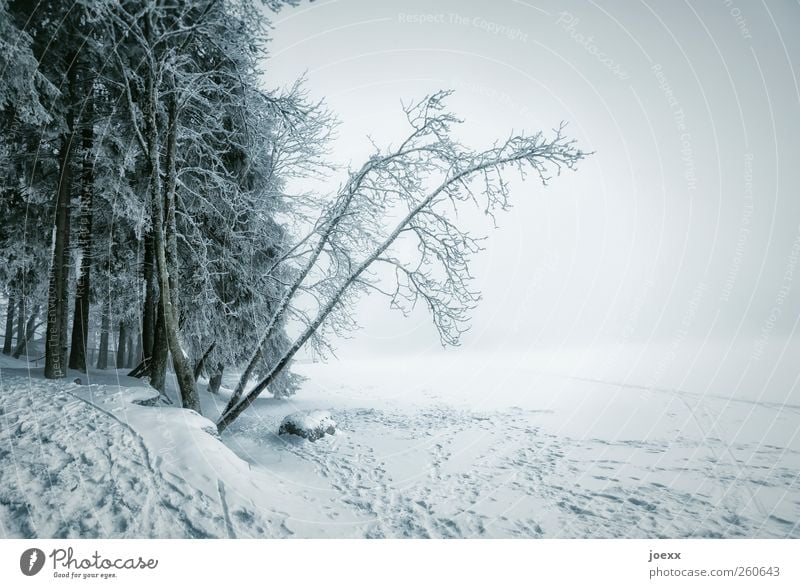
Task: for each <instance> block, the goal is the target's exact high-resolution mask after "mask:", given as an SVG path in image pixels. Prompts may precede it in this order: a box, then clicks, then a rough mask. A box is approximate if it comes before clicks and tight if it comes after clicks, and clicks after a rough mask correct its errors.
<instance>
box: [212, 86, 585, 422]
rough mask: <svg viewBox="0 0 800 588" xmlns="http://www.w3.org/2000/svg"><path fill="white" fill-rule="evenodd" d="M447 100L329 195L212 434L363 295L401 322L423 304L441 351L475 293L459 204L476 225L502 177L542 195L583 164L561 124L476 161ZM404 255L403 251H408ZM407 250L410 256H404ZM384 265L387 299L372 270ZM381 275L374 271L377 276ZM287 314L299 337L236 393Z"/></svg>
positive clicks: (425, 110)
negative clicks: (528, 180) (554, 179)
mask: <svg viewBox="0 0 800 588" xmlns="http://www.w3.org/2000/svg"><path fill="white" fill-rule="evenodd" d="M448 95H449V92H444V91H443V92H437V93H435V94H433V95H431V96H428V97H427V98H425V99H424V100H422V101H421V102H419V103H416V104H413V105H410V106H408V107H406V108H405V112H406V117H407V119H408V123H409V125H410V130H409V134H408V136H407V137H406V138H405V139H404V140H403V141H402V142H401V143H400V144H399V146H398V147H396V148H389V149H387V150H380V149H378V150H376V152H375V153H374V154H373V155H372V156H371V157H370V158H369V159H368V160H367V162H366V163H364V164H363V165H362V166H361V167H360V168H359V169H358V170H355V171H353V172H352V173H351V174H350V176H349V179H348V181H347V182H346V183H345V184H344V186H343V187H342V188H341V189H340V190H339V191H338V193H337V194H336V195H335V197H334V198H333V200H332V202H331V203H330V205H329V206H327V207H326V208H325V209H324V211H323V212H322V214H321V215H320V217H319V218H318V219H317V221H316V222H315V223H314V228H313V230H312V232H311V234H310V235H308V236H306V237H304V238H303V240H302V242H303V243H313V244H312V245H311V246H310V247H307V248H306V254H305V255H304V256H302V261H300V268H299V271H297V272H296V273H295V276H296V278H295V281H294V282H293V283H292V284H291V286H290V287H289V288H287V290H286V291H285V294H284V296H283V297H282V298H281V300H280V301H279V303H278V304H277V305H276V308H275V311H274V314H273V316H272V319H271V320H270V321H269V323H268V324H267V326H266V328H265V330H264V332H263V333H262V341H261V344H260V345H259V346H257V348H256V349H255V350H254V352H253V354H252V358H251V361H250V364H249V366H248V369H246V370H245V372H244V374H243V375H242V379H241V380H240V382H239V384H238V386H237V389H236V390H235V391H234V395H233V396H232V398H231V401H230V402H229V404H228V406H227V407H226V408H225V410H224V411H223V413H222V415H221V416H220V418H219V420H218V422H217V428H218V430H219V431H220V432H222V431H224V430H225V429H226V428H227V427H229V426H230V425H231V423H233V422H234V421H235V420H236V418H237V417H238V416H239V415H241V414H242V412H244V411H245V410H246V409H247V408H248V407H249V406H250V405H251V404H252V403H253V401H254V400H255V399H256V398H257V397H258V396H259V394H261V392H263V391H264V390H266V389H267V388H268V387H269V386H270V384H271V383H272V382H273V381H274V380H275V379H276V378H277V377H278V376H279V375H280V373H281V370H283V369H284V368H285V367H286V366H287V365H288V364H289V362H290V361H291V360H292V358H293V357H294V355H295V354H296V353H297V352H298V351H299V350H300V349H301V348H302V347H303V346H304V345H305V344H306V343H308V342H309V341H310V340H312V339H314V338H318V337H321V336H322V331H323V330H324V329H325V328H329V329H332V330H333V331H334V332H336V331H338V330H342V329H345V328H347V327H348V326H351V325H352V323H353V318H352V315H351V309H352V308H353V304H352V302H353V301H354V299H355V297H357V296H358V295H359V294H362V293H364V292H366V291H368V290H373V291H377V292H379V293H381V294H384V295H386V296H388V297H389V299H390V303H391V306H392V307H394V308H398V309H400V310H402V311H403V312H409V311H410V310H411V309H412V308H413V307H414V306H415V305H416V304H417V303H420V302H421V303H424V304H425V305H426V306H427V308H428V310H429V312H430V314H431V318H432V320H433V323H434V325H435V327H436V329H437V331H438V333H439V337H440V339H441V342H442V344H444V345H456V344H458V342H459V339H460V336H461V335H462V334H463V332H464V331H465V330H466V322H467V320H468V318H469V311H470V310H471V309H472V308H474V306H475V305H476V303H477V302H478V300H479V296H480V293H479V292H477V291H475V290H473V289H472V288H471V285H470V282H471V280H472V276H471V274H470V267H469V266H470V260H471V258H472V256H473V255H474V254H475V253H477V252H478V251H479V250H480V249H481V246H480V239H478V238H476V237H473V236H472V235H471V234H470V233H469V231H468V230H467V229H466V228H465V227H464V226H463V223H462V222H461V221H459V217H458V212H459V211H460V210H461V209H463V208H464V207H465V206H467V205H468V204H469V203H472V204H473V205H475V206H477V207H479V209H481V210H482V211H483V212H485V213H486V214H487V215H490V216H491V215H493V214H494V213H495V212H497V211H501V210H506V209H507V208H508V207H509V184H508V182H507V178H506V174H507V173H508V172H510V171H511V172H516V173H518V174H519V175H520V176H521V177H522V178H525V177H526V176H527V175H528V174H530V173H533V174H534V175H535V177H536V178H537V179H538V180H539V181H540V182H541V183H542V184H543V185H545V186H546V185H547V183H548V181H549V180H550V178H551V176H552V175H554V174H555V175H558V174H559V173H560V172H561V171H562V170H563V169H574V168H575V166H576V164H577V163H578V162H579V161H580V160H582V159H583V158H584V157H585V156H586V155H587V154H586V153H585V152H583V151H581V150H580V149H578V148H577V146H576V143H575V141H574V140H572V139H569V138H568V137H566V135H565V133H564V125H563V124H562V125H561V126H560V127H558V128H557V129H555V130H554V131H553V133H552V134H551V135H549V136H548V135H546V134H544V133H543V132H538V133H536V134H534V135H524V134H521V135H514V136H511V137H509V138H508V139H506V140H504V141H498V142H496V143H495V144H494V145H493V146H492V147H490V148H488V149H484V150H473V149H470V148H468V147H466V146H464V145H462V144H460V143H459V142H458V141H457V140H456V139H455V138H454V136H453V133H452V130H453V127H454V125H456V124H459V123H461V122H462V121H460V120H459V119H457V118H456V117H455V116H454V115H453V114H451V113H450V112H448V111H447V110H446V109H445V106H444V100H445V98H446V97H447V96H448ZM409 242H410V243H412V244H413V245H414V247H408V246H407V245H408V243H409ZM409 251H413V252H415V253H412V254H409V253H408V252H409ZM379 266H386V267H388V268H389V269H390V272H388V273H389V274H390V275H392V276H393V278H392V284H391V285H390V286H389V287H388V288H387V287H386V286H385V285H383V284H382V283H381V280H380V279H379V278H378V276H379V275H380V274H378V273H376V272H375V271H374V270H376V269H378V267H379ZM386 273H387V272H385V271H384V272H382V274H386ZM303 294H310V295H311V297H312V298H313V300H315V301H316V308H315V311H312V312H308V311H306V310H301V308H300V305H299V304H298V297H300V296H302V295H303ZM287 313H292V314H293V316H295V317H296V318H300V319H301V320H302V322H303V328H302V330H301V332H300V335H299V336H297V337H296V338H295V339H294V341H293V342H292V343H291V344H290V345H288V346H287V348H286V349H285V350H284V352H283V353H282V354H281V356H280V357H279V358H278V359H277V361H275V362H274V363H273V365H272V366H271V367H270V369H269V371H268V372H267V373H266V374H265V375H264V376H263V377H262V378H261V380H260V381H259V382H258V383H257V384H256V385H255V386H253V387H252V388H251V389H250V390H249V391H247V393H244V388H245V387H246V385H247V380H248V379H249V377H250V375H251V373H252V366H253V365H254V364H255V362H257V361H258V360H259V358H260V356H261V354H262V349H261V347H262V346H263V343H264V341H266V340H268V339H269V337H270V336H271V334H272V333H271V330H272V329H274V328H275V326H276V325H278V324H280V323H281V321H282V320H283V319H284V317H285V315H286V314H287Z"/></svg>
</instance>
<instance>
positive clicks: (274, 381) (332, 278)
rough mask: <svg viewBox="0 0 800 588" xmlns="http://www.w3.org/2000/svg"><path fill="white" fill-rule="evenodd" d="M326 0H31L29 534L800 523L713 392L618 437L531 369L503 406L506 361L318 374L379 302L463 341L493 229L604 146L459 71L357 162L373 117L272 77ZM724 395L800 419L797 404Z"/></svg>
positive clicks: (16, 523)
mask: <svg viewBox="0 0 800 588" xmlns="http://www.w3.org/2000/svg"><path fill="white" fill-rule="evenodd" d="M298 5H301V2H300V0H235V1H232V0H230V1H229V0H176V1H173V2H162V1H159V0H76V1H75V2H61V1H59V0H41V1H37V2H28V1H25V0H0V137H1V140H0V312H2V313H3V315H2V316H3V318H4V323H3V331H2V339H3V342H2V344H3V349H2V356H0V476H1V477H0V535H3V536H6V537H287V536H300V537H318V536H325V537H327V536H329V537H342V536H352V537H479V536H491V537H495V536H496V537H541V536H560V537H590V536H591V537H603V536H616V537H631V536H644V537H664V536H675V537H683V536H706V537H712V536H713V537H724V536H770V537H784V536H798V533H800V528H798V517H797V515H798V505H800V502H798V489H797V476H796V475H795V470H794V468H795V467H796V466H797V455H800V452H798V451H796V450H792V451H793V453H791V456H789V458H787V457H786V456H787V454H786V451H787V449H786V448H787V444H786V440H785V439H784V438H783V437H780V439H779V440H777V441H775V444H768V443H764V438H763V437H758V436H757V435H754V436H752V438H750V437H747V438H744V437H742V436H740V437H737V442H739V443H741V444H742V445H743V446H746V447H747V451H748V455H749V457H748V459H747V461H746V464H745V465H741V464H739V463H738V461H737V458H733V460H732V462H733V463H727V462H726V460H727V459H728V458H729V457H732V455H731V452H730V449H729V447H728V440H726V439H724V438H722V437H724V435H722V434H721V433H719V427H720V426H721V425H720V424H719V422H720V421H719V419H718V418H711V417H708V418H707V419H706V420H704V418H705V417H703V416H699V417H698V412H697V410H696V406H695V404H694V402H695V400H696V398H695V397H681V400H680V402H678V401H677V400H676V398H678V397H676V396H673V395H670V393H669V391H668V390H665V389H663V388H659V387H658V386H650V387H649V388H648V389H647V393H648V394H649V396H648V397H647V399H646V401H642V402H639V403H636V402H634V401H631V400H630V399H628V400H625V401H623V402H622V403H621V404H620V405H618V406H617V408H615V409H613V410H612V412H614V413H616V411H617V410H618V408H619V407H620V406H627V407H628V408H630V406H634V408H633V409H632V410H634V412H635V411H639V410H643V411H644V412H645V413H651V414H653V415H660V416H658V418H656V417H654V421H653V423H655V422H656V421H657V425H656V424H653V425H652V427H650V428H649V429H648V431H647V432H646V434H642V436H641V437H640V438H624V439H617V438H613V437H614V435H609V436H605V435H604V433H603V432H602V430H603V427H604V426H608V425H607V424H604V421H603V420H602V418H601V417H602V414H603V412H604V410H605V409H602V410H601V409H597V410H595V409H594V408H592V409H589V412H590V414H591V415H592V416H593V420H592V421H591V422H588V421H586V422H582V421H579V420H578V421H574V420H570V419H566V421H561V420H558V419H560V418H561V417H562V416H563V415H566V414H571V413H570V411H571V410H572V408H574V406H575V402H577V400H576V399H581V400H580V402H581V403H583V402H586V403H588V406H595V405H594V404H592V403H594V402H596V399H597V398H601V397H605V398H608V394H609V393H610V392H609V390H612V389H614V385H613V383H609V382H607V381H595V380H592V379H591V378H583V379H581V378H571V379H567V380H564V379H559V378H558V377H557V376H555V375H552V374H544V375H542V374H541V373H539V372H534V371H532V372H531V373H530V374H527V375H526V376H524V377H520V378H517V379H516V380H514V381H513V382H512V384H513V385H509V386H508V387H507V389H506V390H505V391H504V392H499V393H498V392H496V391H495V392H494V393H493V394H492V396H491V398H487V397H486V394H485V393H484V392H485V391H486V390H488V389H493V384H492V383H493V382H496V381H497V379H498V378H499V375H498V374H502V373H503V372H504V370H505V369H506V368H505V367H504V366H505V364H502V365H501V364H499V363H498V364H497V365H495V364H493V363H492V362H493V361H496V358H492V357H489V356H488V355H487V356H485V357H483V358H481V361H482V362H485V365H487V366H494V367H493V368H492V369H491V370H489V371H490V372H491V374H490V375H487V376H486V378H487V379H486V381H483V380H482V379H481V378H478V379H475V378H473V377H468V375H467V374H464V377H463V378H461V379H459V378H453V377H450V378H447V379H437V377H436V376H434V375H432V374H436V362H437V360H436V359H435V358H422V359H421V360H420V359H419V358H418V359H417V361H416V362H415V363H413V366H412V364H411V363H409V364H405V363H404V361H405V360H402V361H395V362H383V363H382V362H381V361H375V362H371V363H370V362H359V361H351V362H343V363H341V364H340V368H338V369H336V370H334V371H330V370H328V371H326V370H325V369H324V367H323V366H324V365H325V364H324V363H312V361H314V362H316V361H318V360H325V359H328V358H331V357H332V356H333V354H335V351H336V346H337V342H338V341H340V340H342V339H343V338H346V337H358V336H359V332H358V327H359V314H358V312H357V310H356V309H357V308H358V305H359V303H360V301H362V300H363V299H365V298H367V297H369V298H370V299H372V300H374V299H376V298H377V299H380V300H382V301H383V302H384V307H385V312H386V313H392V312H394V313H398V314H400V315H411V314H414V315H415V316H418V315H419V313H420V312H424V316H425V317H426V324H427V328H428V329H430V331H431V332H432V333H435V335H436V337H437V338H438V342H439V343H440V345H441V346H442V347H443V348H452V347H457V346H458V345H459V344H460V343H461V342H462V339H463V337H464V335H465V333H467V332H468V329H469V326H470V319H471V317H472V315H473V313H474V312H475V310H476V309H477V308H479V305H480V303H481V284H480V282H479V281H478V280H476V279H475V272H474V270H473V267H474V264H475V260H476V259H478V258H480V256H481V254H482V253H483V251H484V249H486V248H488V247H490V245H491V244H490V243H489V244H486V243H485V242H484V234H483V233H479V232H476V229H475V222H474V221H475V219H481V220H484V221H485V227H484V229H485V231H491V230H492V229H493V227H494V226H495V225H500V226H502V222H503V221H502V219H503V217H504V215H508V214H513V212H514V211H513V210H510V209H511V206H512V203H513V202H514V199H515V197H516V194H515V188H517V187H519V186H521V185H524V186H526V187H527V189H528V190H529V191H532V190H534V191H543V192H547V191H548V190H549V189H550V187H551V185H556V184H558V182H559V181H560V180H561V179H562V177H563V176H565V175H566V174H572V173H573V172H574V173H575V174H578V175H579V174H580V173H581V169H580V168H581V165H582V164H583V163H584V160H585V161H586V162H589V161H591V160H592V158H593V157H595V155H596V154H595V153H594V150H593V149H592V148H591V147H587V146H585V145H583V144H582V142H580V141H578V140H576V138H575V137H576V135H575V134H573V132H572V129H573V125H572V124H571V122H570V123H567V122H562V121H561V120H558V119H556V120H549V121H547V126H544V125H542V128H528V129H527V130H526V131H521V130H520V128H521V126H520V127H516V126H515V127H514V128H503V127H501V126H493V125H489V126H491V127H492V128H493V131H492V133H491V135H486V136H484V137H483V139H482V140H481V141H479V142H473V141H469V140H465V139H464V136H465V135H464V133H463V132H462V131H461V129H462V128H464V127H465V126H467V127H468V126H469V124H470V122H471V121H470V120H468V119H467V120H462V118H461V115H460V113H459V112H458V111H457V109H456V108H455V107H453V106H452V101H453V98H454V94H453V92H452V91H451V90H450V89H448V88H447V87H446V86H445V85H442V86H441V88H440V89H435V90H433V91H431V92H429V93H427V94H424V95H419V96H416V97H409V96H398V97H397V98H398V101H397V110H398V114H399V115H400V116H401V117H402V120H403V131H402V132H400V133H399V134H398V135H397V136H395V137H393V138H391V139H390V140H389V141H384V140H383V139H382V138H381V139H370V141H371V143H370V145H371V147H370V149H371V151H370V153H369V154H368V155H367V156H366V157H364V158H363V159H361V160H359V159H356V158H350V157H348V158H347V159H348V160H349V164H345V165H343V164H342V163H341V161H342V157H341V154H337V153H335V152H334V145H335V144H336V143H335V138H336V136H337V132H338V130H339V129H340V128H341V127H342V126H344V125H347V123H348V121H347V120H340V119H339V117H338V113H337V112H336V111H335V110H333V109H332V108H331V107H330V106H329V104H328V103H327V102H326V100H325V97H324V96H320V95H318V93H316V92H313V91H311V90H309V87H308V83H307V80H306V79H304V78H303V77H302V76H301V77H298V78H297V79H296V80H293V81H292V82H290V83H288V84H286V83H283V80H281V83H277V82H276V83H270V68H269V59H268V57H269V54H270V47H271V43H272V39H271V37H272V34H273V22H274V21H275V20H276V19H278V18H279V15H281V14H283V13H284V12H285V11H287V10H293V9H297V7H298ZM280 26H281V25H280V24H275V27H276V28H279V27H280ZM400 99H402V100H403V101H402V102H401V101H400ZM526 362H528V363H531V364H532V362H531V360H529V359H523V360H520V363H522V364H526ZM526 365H527V364H526ZM487 369H488V368H487ZM420 374H423V375H424V374H428V375H430V377H429V378H428V379H426V380H425V385H424V386H421V385H420V384H419V381H418V380H414V378H413V377H412V376H413V375H416V376H420ZM533 383H535V384H536V386H537V390H539V393H538V396H536V397H535V398H534V397H532V396H526V397H524V398H522V397H520V396H518V395H517V394H516V392H517V391H518V390H519V389H521V388H526V387H528V386H533ZM609 387H610V388H609ZM375 390H380V393H379V394H373V393H372V391H375ZM687 398H689V399H688V400H687ZM640 400H641V399H640ZM710 402H711V404H712V405H713V406H714V407H715V408H713V409H710V410H714V411H718V412H719V414H720V415H723V414H724V415H725V419H727V420H725V419H723V420H724V422H726V423H728V424H730V423H737V422H745V421H747V420H748V419H750V418H752V413H753V411H757V412H763V413H764V415H767V416H764V418H765V419H772V420H773V421H774V422H779V423H780V426H778V427H777V428H776V429H775V432H774V434H775V435H782V434H783V432H784V431H786V430H787V427H788V428H790V427H791V426H792V425H791V423H792V419H794V420H795V421H796V418H797V417H796V414H797V413H796V410H797V409H796V407H795V408H793V409H792V410H793V411H794V412H791V414H787V413H786V412H785V410H784V409H781V408H776V406H777V405H775V404H769V403H760V402H757V403H750V404H747V405H746V406H745V405H742V406H739V405H733V406H731V404H730V403H723V402H722V401H721V400H719V399H716V400H711V401H710ZM626 403H627V404H626ZM631 403H632V404H631ZM714 403H716V404H714ZM629 404H630V406H629ZM704 406H705V405H704ZM643 407H644V408H643ZM747 411H749V412H747ZM767 413H769V414H767ZM553 415H557V418H556V417H554V416H553ZM663 415H668V416H667V417H664V416H663ZM792 415H794V416H792ZM706 416H708V415H706ZM554 419H556V420H554ZM565 422H569V424H568V425H567V424H565ZM687 423H690V426H689V428H692V431H691V432H687V429H686V428H685V427H687ZM595 428H597V431H595ZM676 428H677V429H680V430H682V431H683V433H682V434H679V435H677V436H676V438H675V439H674V441H672V440H671V441H669V442H668V444H667V449H665V448H664V447H665V445H664V443H667V442H666V441H665V439H671V438H672V436H673V434H674V431H675V430H676ZM580 429H582V430H580ZM590 430H591V431H595V434H594V435H592V436H587V435H588V433H587V431H590ZM653 436H655V437H656V438H657V439H658V440H652V438H653ZM304 437H305V439H304ZM611 438H613V440H610V439H611ZM709 438H710V440H709ZM699 439H702V440H703V442H700V441H698V440H699ZM778 454H779V455H780V458H779V459H778V461H779V467H777V469H776V468H775V467H774V465H775V461H776V455H778ZM784 459H789V461H787V462H785V463H784V462H783V461H782V460H784ZM707 463H719V467H717V468H715V469H714V470H713V471H712V472H710V473H708V472H706V471H705V465H706V464H707ZM626 464H627V465H628V466H629V467H627V468H625V467H624V466H625V465H626ZM742 467H744V468H746V469H747V471H748V473H747V474H746V475H747V476H751V477H757V476H758V475H759V474H760V472H761V471H762V470H763V469H766V468H770V471H769V475H770V477H769V483H768V484H767V482H766V481H765V482H764V484H765V487H766V488H767V489H765V490H763V491H762V492H761V494H759V496H758V497H756V496H755V495H754V494H753V492H752V490H750V489H749V487H748V489H747V490H746V491H744V490H742V492H741V493H739V492H738V491H737V492H734V493H733V494H731V493H730V492H729V490H727V489H726V487H727V485H728V482H729V481H730V480H731V479H736V478H737V477H738V476H741V475H743V474H742V470H741V468H742ZM623 469H624V471H623ZM681 471H682V472H684V474H679V473H676V472H681ZM578 478H579V479H580V480H581V481H582V482H581V483H580V484H574V483H573V480H575V479H578ZM643 479H646V480H647V484H644V483H643V482H642V480H643Z"/></svg>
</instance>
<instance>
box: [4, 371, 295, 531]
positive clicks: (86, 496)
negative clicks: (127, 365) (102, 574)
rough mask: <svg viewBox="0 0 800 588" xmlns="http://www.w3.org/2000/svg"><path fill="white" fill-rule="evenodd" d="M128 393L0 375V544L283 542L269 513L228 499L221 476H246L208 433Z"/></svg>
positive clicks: (136, 390) (137, 389)
mask: <svg viewBox="0 0 800 588" xmlns="http://www.w3.org/2000/svg"><path fill="white" fill-rule="evenodd" d="M38 371H40V370H38ZM115 376H116V375H115ZM125 383H133V384H134V386H133V387H120V386H119V385H112V384H104V385H92V386H79V385H77V384H72V383H65V382H59V383H54V382H46V381H43V380H42V379H41V375H40V374H38V373H37V371H34V372H33V373H32V374H31V376H30V377H29V376H28V375H27V373H26V370H24V369H20V368H4V369H2V370H0V480H2V483H0V535H2V536H4V537H17V538H28V537H53V538H78V537H83V538H87V537H110V538H120V537H160V538H172V537H186V538H202V537H235V536H239V535H240V536H243V537H249V536H265V535H266V536H281V535H284V536H285V535H287V534H288V533H287V532H285V531H284V532H281V531H280V528H279V527H280V520H282V517H280V516H279V517H277V519H278V521H279V522H278V523H277V526H278V528H276V529H272V528H271V520H270V518H271V516H270V515H272V514H273V513H271V512H269V511H268V510H266V509H263V508H262V509H257V508H255V507H253V505H252V500H250V499H244V500H242V497H241V496H240V495H238V494H237V495H235V496H234V497H233V499H232V500H228V499H227V494H228V492H227V491H226V485H225V484H226V482H225V481H226V479H227V478H226V476H227V477H230V478H231V479H233V480H234V482H233V483H235V484H238V483H240V482H241V477H242V474H241V472H242V471H249V468H248V466H247V465H246V464H245V463H243V462H241V461H240V460H237V459H236V458H235V456H233V455H232V454H230V452H228V451H227V450H226V449H225V448H224V446H223V445H222V444H221V443H219V441H218V440H217V439H215V438H214V437H212V436H211V435H208V434H207V433H206V432H205V431H203V430H202V427H204V426H205V425H208V424H210V423H208V421H206V420H205V419H202V418H201V417H199V416H197V415H194V417H192V416H191V415H192V414H193V413H187V411H182V410H179V409H174V408H158V409H156V408H151V407H145V406H139V405H137V404H132V403H131V402H132V401H145V402H146V401H147V400H150V399H152V396H153V391H152V390H150V389H148V388H146V387H143V386H141V385H140V384H137V383H136V382H135V381H133V382H125ZM186 417H188V418H186ZM165 436H166V438H167V439H169V440H171V442H172V445H167V444H165V443H164V437H165ZM190 437H193V438H190ZM215 446H217V447H215ZM204 449H205V450H206V451H204ZM184 451H185V452H187V453H188V454H193V455H192V459H193V460H195V461H196V462H197V463H194V464H193V463H191V462H187V460H185V459H184V455H183V454H182V453H181V452H184ZM226 453H227V454H228V455H227V457H228V459H224V458H225V457H226V455H225V454H226ZM215 454H216V455H215ZM215 457H216V458H217V459H214V458H215ZM204 459H205V460H209V461H211V465H212V467H211V468H209V467H207V465H208V464H203V463H202V462H203V461H204ZM214 468H217V470H219V471H217V472H216V473H218V474H219V475H215V469H214ZM231 468H234V470H233V471H231ZM236 470H238V471H239V475H238V476H237V475H236V474H235V472H236ZM240 485H241V484H240ZM242 503H244V506H242ZM258 511H261V512H258Z"/></svg>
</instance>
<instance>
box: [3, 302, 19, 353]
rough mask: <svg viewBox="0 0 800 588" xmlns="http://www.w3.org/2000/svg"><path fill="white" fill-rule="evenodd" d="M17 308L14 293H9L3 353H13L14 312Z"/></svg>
mask: <svg viewBox="0 0 800 588" xmlns="http://www.w3.org/2000/svg"><path fill="white" fill-rule="evenodd" d="M16 310H17V301H16V300H14V295H13V294H11V293H9V294H8V307H7V308H6V333H5V338H4V339H3V354H4V355H9V354H10V353H11V339H12V338H13V337H14V312H15V311H16Z"/></svg>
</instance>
